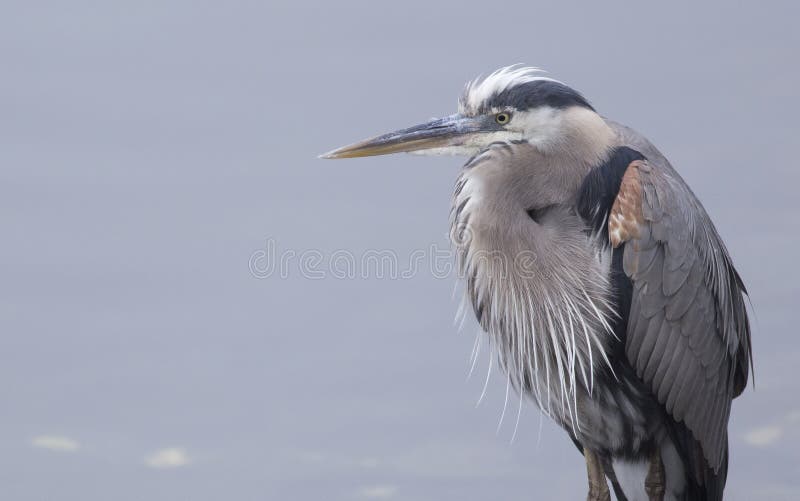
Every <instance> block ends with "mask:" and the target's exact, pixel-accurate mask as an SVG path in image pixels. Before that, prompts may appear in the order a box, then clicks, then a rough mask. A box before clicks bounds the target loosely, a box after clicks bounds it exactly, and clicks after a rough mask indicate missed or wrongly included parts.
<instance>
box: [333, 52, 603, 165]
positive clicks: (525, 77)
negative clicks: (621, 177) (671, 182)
mask: <svg viewBox="0 0 800 501" xmlns="http://www.w3.org/2000/svg"><path fill="white" fill-rule="evenodd" d="M602 123H603V120H602V119H601V118H600V117H599V115H597V113H595V111H594V108H592V106H591V105H590V104H589V102H588V101H587V100H586V99H585V98H584V97H583V96H582V95H581V94H580V93H578V92H577V91H575V90H574V89H572V88H570V87H568V86H567V85H565V84H563V83H561V82H559V81H557V80H553V79H552V78H548V77H545V76H543V75H542V72H541V71H540V70H538V69H536V68H530V67H523V66H516V65H515V66H509V67H505V68H501V69H499V70H497V71H495V72H494V73H492V74H490V75H489V76H487V77H485V78H478V79H476V80H473V81H472V82H469V83H468V84H467V85H466V86H465V87H464V92H463V94H462V96H461V97H460V98H459V101H458V113H456V114H453V115H450V116H447V117H444V118H437V119H433V120H431V121H429V122H426V123H422V124H419V125H415V126H413V127H409V128H406V129H401V130H397V131H394V132H390V133H388V134H383V135H380V136H376V137H373V138H370V139H367V140H365V141H361V142H358V143H355V144H351V145H349V146H344V147H342V148H339V149H336V150H333V151H331V152H329V153H326V154H324V155H322V158H354V157H365V156H374V155H386V154H389V153H399V152H414V153H420V154H429V155H441V154H450V155H465V156H472V155H475V154H476V153H478V152H479V151H481V150H483V149H485V148H487V147H488V146H489V145H490V144H492V143H495V142H527V143H530V144H531V145H533V146H534V147H536V148H537V149H539V150H540V151H541V152H542V153H549V152H554V151H556V150H558V149H559V148H569V147H570V146H571V145H570V143H571V142H573V141H577V140H581V139H582V138H583V136H584V135H588V136H591V135H592V133H593V131H592V130H591V129H592V128H596V127H598V126H601V125H600V124H602ZM603 126H604V125H603ZM584 129H585V130H584Z"/></svg>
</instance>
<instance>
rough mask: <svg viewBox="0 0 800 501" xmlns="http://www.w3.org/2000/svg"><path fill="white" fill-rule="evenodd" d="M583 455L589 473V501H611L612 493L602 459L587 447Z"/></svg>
mask: <svg viewBox="0 0 800 501" xmlns="http://www.w3.org/2000/svg"><path fill="white" fill-rule="evenodd" d="M583 455H584V457H585V458H586V471H587V472H588V473H589V495H588V496H587V498H586V499H587V501H611V493H610V492H609V490H608V483H607V482H606V474H605V471H604V470H603V464H602V463H601V462H600V458H599V457H597V454H595V453H594V452H592V451H590V450H589V449H587V448H586V447H584V448H583Z"/></svg>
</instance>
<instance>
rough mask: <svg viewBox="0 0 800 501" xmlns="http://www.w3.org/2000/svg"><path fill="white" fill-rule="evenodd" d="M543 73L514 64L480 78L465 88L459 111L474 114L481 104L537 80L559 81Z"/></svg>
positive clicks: (459, 102)
mask: <svg viewBox="0 0 800 501" xmlns="http://www.w3.org/2000/svg"><path fill="white" fill-rule="evenodd" d="M543 73H544V71H543V70H540V69H539V68H534V67H532V66H522V65H519V64H514V65H511V66H506V67H504V68H500V69H499V70H497V71H495V72H494V73H492V74H491V75H489V76H487V77H485V78H482V77H478V78H476V79H475V80H473V81H471V82H469V83H467V85H466V86H465V87H464V93H463V94H462V95H461V98H459V100H458V111H459V113H462V114H474V113H476V112H477V110H478V109H480V108H481V104H483V103H484V102H486V101H487V100H488V99H489V98H491V97H492V96H494V95H497V94H499V93H501V92H503V91H504V90H506V89H508V88H510V87H515V86H517V85H520V84H524V83H527V82H533V81H535V80H549V81H551V82H556V81H557V80H554V79H552V78H549V77H546V76H544V75H543Z"/></svg>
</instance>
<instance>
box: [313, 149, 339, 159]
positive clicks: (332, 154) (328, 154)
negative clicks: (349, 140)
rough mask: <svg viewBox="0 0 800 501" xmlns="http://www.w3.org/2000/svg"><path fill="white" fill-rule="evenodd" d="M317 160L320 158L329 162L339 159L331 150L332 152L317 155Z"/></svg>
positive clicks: (334, 151)
mask: <svg viewBox="0 0 800 501" xmlns="http://www.w3.org/2000/svg"><path fill="white" fill-rule="evenodd" d="M317 158H321V159H323V160H330V159H334V158H339V157H338V155H336V150H333V151H329V152H327V153H323V154H322V155H317Z"/></svg>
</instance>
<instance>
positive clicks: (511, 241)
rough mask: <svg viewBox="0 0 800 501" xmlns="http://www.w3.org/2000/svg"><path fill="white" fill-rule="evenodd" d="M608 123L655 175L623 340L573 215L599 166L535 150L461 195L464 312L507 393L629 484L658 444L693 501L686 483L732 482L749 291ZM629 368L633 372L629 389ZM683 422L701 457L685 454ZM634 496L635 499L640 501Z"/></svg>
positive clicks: (676, 483)
mask: <svg viewBox="0 0 800 501" xmlns="http://www.w3.org/2000/svg"><path fill="white" fill-rule="evenodd" d="M607 123H608V125H609V126H611V128H612V129H613V130H614V131H615V133H616V144H615V146H629V147H631V148H633V149H635V150H637V151H639V152H641V153H642V154H643V155H644V156H645V157H647V161H648V163H647V167H646V168H645V169H642V170H643V171H644V172H643V173H642V175H641V183H642V199H643V200H642V204H641V207H642V209H641V210H642V212H643V217H644V220H645V221H646V223H645V224H644V225H643V226H642V228H641V233H640V234H639V235H638V238H635V239H632V240H631V241H629V242H626V243H625V245H624V248H623V256H624V257H623V267H624V271H625V274H626V275H627V276H628V277H629V278H630V280H631V282H632V284H633V297H632V301H631V304H630V314H629V316H628V323H627V331H626V334H627V335H626V339H622V340H620V339H616V338H615V334H614V332H613V331H612V329H611V328H610V324H611V323H613V322H614V321H615V318H616V316H617V315H619V313H620V312H618V311H615V299H614V294H615V291H613V290H612V287H611V280H610V276H609V274H610V252H611V249H610V248H609V246H608V243H607V242H604V241H602V239H601V238H599V236H598V235H597V234H596V233H593V232H591V231H589V228H587V224H586V222H585V221H584V220H583V219H582V218H581V217H580V216H579V215H578V214H577V212H576V211H575V204H576V202H577V201H576V197H577V196H578V188H579V187H580V185H581V181H582V180H583V179H584V177H585V176H586V174H587V173H588V172H589V171H590V170H591V168H592V165H590V164H588V163H582V162H580V161H576V157H575V156H569V155H543V154H541V153H540V152H539V151H537V150H536V149H535V148H532V147H530V146H529V145H527V144H524V143H519V144H506V143H500V144H495V145H491V146H490V147H489V148H488V149H486V150H485V151H483V152H481V153H480V154H478V155H477V156H476V157H474V158H473V159H471V160H470V161H469V162H468V163H467V165H466V166H465V168H464V170H463V172H462V174H461V177H460V178H459V180H458V183H457V185H456V192H455V195H454V198H453V209H452V213H451V237H452V241H453V244H454V247H455V249H456V252H457V256H458V263H459V266H460V271H461V274H462V276H463V277H464V278H465V279H466V293H467V295H468V299H469V301H470V302H471V303H472V306H473V309H474V311H475V313H476V315H477V317H478V320H479V322H480V324H481V326H482V327H483V329H484V330H485V331H486V332H487V333H488V334H489V336H490V339H491V341H492V343H493V345H494V346H495V347H496V349H497V351H498V354H499V359H500V362H501V364H502V366H503V367H504V369H505V370H506V371H507V372H508V377H509V379H510V382H511V383H512V384H513V385H514V386H515V387H516V388H517V389H518V390H519V391H522V392H524V393H525V394H526V395H529V396H531V397H532V398H533V399H534V400H535V401H536V402H537V404H538V405H539V407H540V408H541V409H542V410H543V411H544V412H545V413H546V414H548V415H549V416H551V417H552V418H553V419H554V420H555V421H556V422H558V423H559V424H560V425H561V426H562V427H563V428H564V429H565V430H566V431H567V432H568V433H569V434H570V435H571V436H572V437H573V439H574V440H575V441H576V442H577V443H579V444H581V445H582V446H584V447H589V448H590V449H592V450H596V451H601V452H603V453H604V454H606V456H607V458H609V460H610V462H611V463H612V464H613V468H614V470H615V471H617V473H618V475H617V476H618V477H619V481H620V482H623V481H625V480H626V479H625V478H623V477H625V476H626V475H629V474H630V472H629V471H628V470H630V471H639V470H641V468H639V463H637V461H638V460H637V454H639V455H644V454H645V452H646V451H644V447H646V446H647V444H650V446H653V445H655V446H657V447H660V449H661V451H662V459H663V460H664V464H665V467H666V468H667V470H668V471H667V479H668V485H667V498H668V499H670V498H671V499H686V498H687V496H689V494H687V490H686V489H687V487H686V485H687V478H686V477H687V476H690V475H694V476H695V482H696V483H697V482H699V483H702V482H703V481H704V476H705V477H708V476H709V475H710V473H709V471H706V470H707V469H708V470H710V471H711V472H714V474H719V473H720V470H721V469H724V468H726V467H727V421H728V417H729V413H730V406H731V400H732V399H733V397H734V396H735V395H736V394H738V393H739V392H741V387H742V386H743V384H744V382H745V381H746V379H747V369H748V368H747V361H748V360H749V349H750V348H749V328H748V326H747V319H746V313H745V307H744V303H743V299H742V293H743V291H744V289H743V286H742V285H741V282H740V281H739V279H738V275H736V273H735V271H734V270H733V267H732V265H731V264H730V259H729V257H728V254H727V251H726V250H725V247H724V245H723V244H722V241H721V239H720V237H719V235H718V234H717V232H716V230H715V229H714V227H713V224H712V223H711V221H710V219H709V218H708V215H707V214H706V212H705V211H704V210H703V208H702V206H701V205H700V203H699V202H698V201H697V199H696V198H695V196H694V194H693V193H692V192H691V191H690V189H689V188H688V187H687V185H686V184H685V183H684V181H683V180H682V179H681V178H680V176H678V174H677V173H676V172H675V171H674V169H673V168H672V167H671V166H670V165H669V163H668V162H667V160H666V159H665V158H664V156H663V155H661V154H660V153H659V152H658V151H657V150H656V149H655V148H654V147H653V146H652V145H651V144H650V143H649V142H648V141H647V140H646V139H644V138H643V137H642V136H640V135H639V134H637V133H635V132H634V131H632V130H631V129H628V128H626V127H623V126H620V125H618V124H615V123H612V122H607ZM554 172H557V173H559V175H553V173H554ZM520 263H522V264H520ZM615 342H623V343H625V344H624V354H625V356H626V357H627V359H626V360H622V361H616V362H612V361H611V360H610V357H611V356H612V353H611V347H612V345H613V344H614V343H615ZM619 363H624V364H627V365H626V367H630V368H631V369H632V370H629V371H627V372H625V371H622V372H624V373H618V372H620V371H619V370H617V371H615V368H618V367H621V366H620V365H619ZM680 422H682V423H683V424H684V425H685V427H686V429H688V430H689V431H690V433H691V437H693V438H694V439H695V440H696V442H697V444H699V447H697V446H696V445H697V444H693V443H690V444H689V446H687V445H686V444H685V443H681V444H677V443H674V442H676V441H679V440H680V437H679V438H678V439H676V438H675V435H674V433H672V431H673V427H672V425H673V424H674V423H680ZM690 442H691V440H690ZM687 447H688V448H689V449H690V450H689V451H687V450H686V449H687ZM676 448H681V454H678V453H677V452H676ZM686 454H695V455H697V454H700V456H701V457H700V460H699V461H698V460H697V459H696V458H695V459H693V460H687V459H686V457H685V455H686ZM703 459H704V460H705V463H706V464H704V463H703ZM625 461H628V462H629V463H630V465H632V466H630V465H628V463H626V462H625ZM628 466H630V468H628ZM706 467H707V468H706ZM623 470H625V471H628V473H624V471H623ZM693 470H694V471H693ZM724 473H725V472H724V471H723V472H722V474H723V476H722V481H721V482H722V486H724ZM638 481H641V482H642V483H641V485H643V482H644V478H640V479H638ZM705 481H707V482H708V481H710V480H708V479H707V478H705ZM633 484H635V482H633ZM631 489H633V488H632V487H629V488H628V489H627V490H625V493H626V495H628V496H629V498H631V499H634V498H636V497H638V494H637V493H638V491H636V492H635V493H632V491H631ZM643 492H644V491H643V490H642V495H643ZM721 492H722V490H721V487H720V489H719V495H720V496H721Z"/></svg>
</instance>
